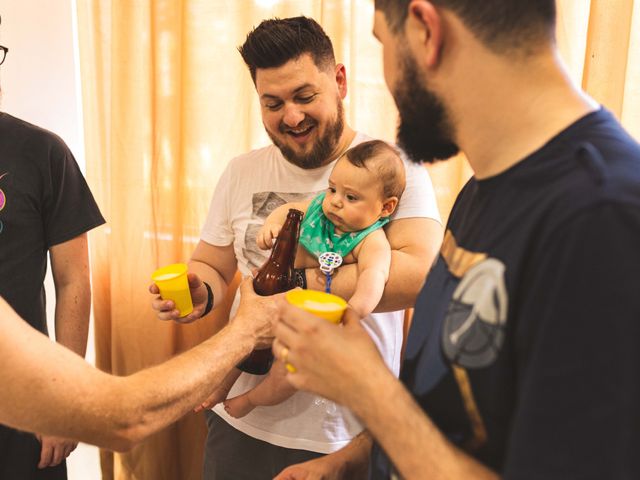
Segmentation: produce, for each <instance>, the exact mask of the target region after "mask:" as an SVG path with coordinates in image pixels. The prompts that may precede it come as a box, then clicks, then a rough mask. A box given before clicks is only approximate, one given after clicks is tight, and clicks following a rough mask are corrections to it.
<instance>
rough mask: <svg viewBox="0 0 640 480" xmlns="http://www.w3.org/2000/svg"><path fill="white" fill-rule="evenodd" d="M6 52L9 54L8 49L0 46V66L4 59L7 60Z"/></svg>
mask: <svg viewBox="0 0 640 480" xmlns="http://www.w3.org/2000/svg"><path fill="white" fill-rule="evenodd" d="M7 52H9V49H8V48H7V47H3V46H2V45H0V65H2V64H3V63H4V59H5V58H7Z"/></svg>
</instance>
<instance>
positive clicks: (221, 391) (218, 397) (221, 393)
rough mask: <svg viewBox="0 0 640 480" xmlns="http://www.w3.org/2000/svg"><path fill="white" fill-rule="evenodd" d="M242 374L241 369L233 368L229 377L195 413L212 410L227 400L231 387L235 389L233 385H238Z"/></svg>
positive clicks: (225, 378)
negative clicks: (237, 381)
mask: <svg viewBox="0 0 640 480" xmlns="http://www.w3.org/2000/svg"><path fill="white" fill-rule="evenodd" d="M241 373H242V371H241V370H240V369H239V368H237V367H233V370H231V371H230V372H229V373H228V374H227V376H226V377H224V380H222V383H221V384H220V385H218V388H216V389H215V390H214V391H213V393H212V394H211V395H210V396H209V398H207V399H206V400H205V401H204V402H202V403H201V404H200V405H198V406H197V407H196V408H195V412H199V411H200V410H206V409H208V408H212V407H214V406H215V405H217V404H219V403H220V402H222V401H223V400H225V399H226V398H227V395H228V394H229V390H231V387H233V384H234V383H236V380H238V377H239V376H240V374H241Z"/></svg>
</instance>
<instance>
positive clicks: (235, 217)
mask: <svg viewBox="0 0 640 480" xmlns="http://www.w3.org/2000/svg"><path fill="white" fill-rule="evenodd" d="M367 140H371V138H370V137H368V136H366V135H364V134H362V133H357V134H356V136H355V138H354V140H353V142H352V144H351V147H353V146H355V145H357V144H359V143H362V142H365V141H367ZM404 163H405V169H406V178H407V184H406V187H405V191H404V193H403V194H402V198H401V200H400V203H399V205H398V208H397V209H396V211H395V212H394V215H393V216H392V221H393V220H396V219H400V218H412V217H427V218H432V219H435V220H437V221H440V215H439V213H438V208H437V205H436V200H435V195H434V192H433V186H432V185H431V180H430V178H429V175H428V173H427V171H426V169H425V168H423V167H422V166H420V165H416V164H413V163H410V162H409V161H406V160H405V162H404ZM334 164H335V162H332V163H331V164H329V165H325V166H323V167H320V168H316V169H313V170H305V169H302V168H300V167H297V166H295V165H293V164H291V163H289V162H288V161H287V160H286V159H285V158H284V157H283V156H282V154H281V153H280V150H279V149H278V148H277V147H275V146H273V145H271V146H268V147H265V148H261V149H259V150H254V151H252V152H249V153H247V154H244V155H240V156H239V157H236V158H234V159H233V160H231V162H230V163H229V165H228V166H227V168H226V170H225V171H224V173H223V174H222V176H221V177H220V180H219V182H218V185H217V186H216V190H215V192H214V194H213V198H212V200H211V206H210V209H209V214H208V216H207V219H206V221H205V224H204V227H203V229H202V235H201V238H202V240H203V241H205V242H207V243H209V244H211V245H216V246H226V245H230V244H231V243H233V248H234V251H235V255H236V258H237V260H238V269H239V270H240V272H241V273H242V275H245V276H246V275H250V274H251V271H252V270H253V269H255V268H259V267H260V266H261V265H262V264H263V263H264V262H265V261H266V259H267V257H268V255H269V252H268V251H265V250H260V249H259V248H258V246H257V245H256V235H257V233H258V231H259V230H260V227H262V225H263V223H264V221H265V219H266V217H267V216H268V215H269V214H270V213H271V212H272V211H273V210H274V209H275V208H277V207H279V206H280V205H282V204H284V203H288V202H296V201H302V200H306V199H309V198H311V197H313V196H314V195H316V194H318V193H319V192H321V191H323V190H325V189H326V188H327V186H328V179H329V174H330V173H331V170H332V169H333V166H334ZM238 302H239V293H238V294H237V295H236V298H235V301H234V305H233V307H232V310H231V315H232V316H233V314H234V313H235V310H236V308H237V305H238ZM403 319H404V312H402V311H399V312H390V313H376V314H372V315H370V316H368V317H367V318H365V319H364V320H363V322H364V325H365V327H366V328H367V330H368V332H369V334H370V335H371V337H372V338H373V340H374V342H375V343H376V345H377V346H378V349H379V350H380V352H381V354H382V357H383V358H384V360H385V362H386V363H387V365H388V366H389V368H391V370H392V371H393V372H394V373H395V374H396V375H397V374H398V372H399V368H400V350H401V347H402V325H403ZM263 378H264V377H262V376H256V375H250V374H247V373H243V374H242V375H241V376H240V378H239V379H238V381H237V382H236V383H235V385H234V386H233V388H232V390H231V392H230V394H229V397H233V396H236V395H239V394H241V393H243V392H246V391H247V390H250V389H251V388H253V387H254V386H255V385H257V384H258V383H260V381H261V380H262V379H263ZM213 410H214V412H216V413H217V414H218V415H220V416H221V417H222V418H223V419H224V420H225V421H227V423H229V424H230V425H231V426H233V427H234V428H236V429H237V430H240V431H241V432H243V433H245V434H247V435H249V436H251V437H254V438H257V439H259V440H263V441H265V442H268V443H271V444H273V445H278V446H281V447H286V448H295V449H302V450H311V451H314V452H320V453H331V452H334V451H336V450H338V449H340V448H341V447H343V446H344V445H346V444H347V443H349V441H350V440H351V439H352V438H353V437H354V436H355V435H357V434H358V433H360V431H362V425H361V424H360V423H359V422H358V421H357V420H356V418H355V417H354V416H353V415H352V414H351V412H350V411H349V410H347V409H346V408H343V407H341V406H336V405H334V404H333V403H331V402H326V401H324V400H323V399H321V398H319V397H317V396H315V395H312V394H309V393H307V392H296V393H295V394H294V395H293V396H292V397H290V398H289V399H287V400H285V401H284V402H282V403H281V404H279V405H275V406H266V407H256V408H255V409H254V410H253V411H252V412H251V413H249V414H248V415H246V416H245V417H243V418H233V417H231V416H229V415H228V414H227V413H226V412H225V411H224V408H223V406H222V405H221V404H220V405H217V406H215V407H214V408H213Z"/></svg>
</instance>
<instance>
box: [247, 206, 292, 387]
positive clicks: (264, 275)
mask: <svg viewBox="0 0 640 480" xmlns="http://www.w3.org/2000/svg"><path fill="white" fill-rule="evenodd" d="M302 216H303V213H302V212H301V211H300V210H295V209H293V208H291V209H289V213H288V214H287V219H286V221H285V222H284V225H283V226H282V229H281V230H280V233H279V234H278V238H276V241H275V243H274V245H273V249H272V250H271V256H270V257H269V259H268V260H267V261H266V262H265V263H264V265H262V267H260V270H258V273H257V274H256V276H255V277H254V279H253V289H254V290H255V291H256V293H257V294H258V295H264V296H266V295H273V294H275V293H281V292H286V291H287V290H291V289H292V288H293V287H295V278H294V272H293V265H294V263H295V260H296V250H297V249H298V236H299V235H300V222H301V221H302ZM272 363H273V354H272V353H271V348H265V349H261V350H254V351H253V352H251V353H250V354H249V356H248V357H247V358H245V359H244V360H243V361H242V362H241V363H240V364H239V365H238V368H239V369H240V370H242V371H243V372H247V373H252V374H254V375H264V374H266V373H267V372H268V371H269V369H270V368H271V364H272Z"/></svg>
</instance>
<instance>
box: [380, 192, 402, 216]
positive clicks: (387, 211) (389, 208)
mask: <svg viewBox="0 0 640 480" xmlns="http://www.w3.org/2000/svg"><path fill="white" fill-rule="evenodd" d="M397 206H398V197H389V198H387V199H386V200H385V201H384V203H383V204H382V212H380V217H381V218H385V217H388V216H389V215H391V214H392V213H393V212H394V211H395V209H396V207H397Z"/></svg>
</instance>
